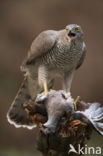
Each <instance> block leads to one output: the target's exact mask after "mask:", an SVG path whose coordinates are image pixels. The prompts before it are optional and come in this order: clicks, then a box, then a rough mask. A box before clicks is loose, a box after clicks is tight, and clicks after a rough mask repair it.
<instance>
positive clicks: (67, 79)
mask: <svg viewBox="0 0 103 156" xmlns="http://www.w3.org/2000/svg"><path fill="white" fill-rule="evenodd" d="M73 75H74V69H73V70H71V71H69V72H67V73H65V74H64V90H65V91H66V92H67V94H68V95H69V96H70V88H71V84H72V80H73ZM78 99H79V97H77V98H76V100H75V101H74V103H73V104H74V109H75V110H77V106H76V104H77V102H78Z"/></svg>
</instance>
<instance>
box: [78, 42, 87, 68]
mask: <svg viewBox="0 0 103 156" xmlns="http://www.w3.org/2000/svg"><path fill="white" fill-rule="evenodd" d="M85 56H86V46H85V44H84V43H83V54H82V56H81V58H80V60H79V62H78V64H77V67H76V69H78V68H79V67H80V66H81V65H82V63H83V61H84V58H85Z"/></svg>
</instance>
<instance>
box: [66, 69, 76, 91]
mask: <svg viewBox="0 0 103 156" xmlns="http://www.w3.org/2000/svg"><path fill="white" fill-rule="evenodd" d="M73 75H74V70H71V71H69V72H66V73H65V74H64V83H63V88H64V90H65V91H66V92H67V93H68V92H70V88H71V84H72V79H73Z"/></svg>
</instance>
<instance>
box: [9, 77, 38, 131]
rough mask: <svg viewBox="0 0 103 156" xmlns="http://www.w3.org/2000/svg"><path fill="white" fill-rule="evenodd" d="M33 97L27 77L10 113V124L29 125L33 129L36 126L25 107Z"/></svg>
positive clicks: (17, 125)
mask: <svg viewBox="0 0 103 156" xmlns="http://www.w3.org/2000/svg"><path fill="white" fill-rule="evenodd" d="M30 99H31V96H30V94H29V90H28V81H27V78H26V77H25V79H24V81H23V83H22V85H21V87H20V89H19V91H18V93H17V95H16V97H15V99H14V101H13V103H12V105H11V107H10V109H9V111H8V113H7V119H8V122H9V123H10V124H13V125H14V126H15V127H17V128H19V127H27V128H29V129H32V128H34V127H35V125H33V123H32V121H31V120H30V119H29V118H28V116H27V113H26V111H25V108H24V106H23V105H24V104H25V103H26V102H28V101H29V100H30Z"/></svg>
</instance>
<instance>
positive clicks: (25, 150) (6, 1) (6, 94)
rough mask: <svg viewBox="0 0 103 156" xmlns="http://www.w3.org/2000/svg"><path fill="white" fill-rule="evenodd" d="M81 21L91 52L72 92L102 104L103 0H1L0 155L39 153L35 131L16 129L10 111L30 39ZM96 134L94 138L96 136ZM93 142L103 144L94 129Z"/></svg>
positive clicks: (18, 155) (28, 155) (92, 143)
mask: <svg viewBox="0 0 103 156" xmlns="http://www.w3.org/2000/svg"><path fill="white" fill-rule="evenodd" d="M74 23H76V24H79V25H81V27H82V29H83V31H84V40H85V42H86V45H87V56H86V59H85V61H84V64H83V65H82V67H81V68H80V69H79V70H78V71H76V73H75V77H74V80H73V84H72V95H73V97H74V98H75V97H76V96H77V95H80V96H81V98H82V99H83V100H85V101H87V102H94V101H98V102H100V103H102V104H103V0H85V1H83V0H43V1H42V0H20V1H19V0H0V156H9V155H10V156H24V155H25V156H34V155H35V156H39V155H40V154H39V153H38V152H37V151H36V149H35V146H36V145H35V143H36V135H37V130H31V131H30V130H27V129H22V128H20V129H16V128H15V127H14V126H12V125H9V123H8V122H7V119H6V113H7V111H8V109H9V107H10V105H11V103H12V101H13V99H14V97H15V95H16V93H17V91H18V89H19V86H20V84H21V82H22V80H23V74H22V73H21V72H20V68H19V67H20V65H21V62H22V60H23V59H24V57H25V56H26V54H27V51H28V49H29V47H30V44H31V42H32V40H33V39H34V38H35V37H36V36H37V35H38V34H39V33H40V32H41V31H43V30H47V29H55V30H59V29H63V28H65V26H66V25H67V24H74ZM94 136H95V137H94ZM94 136H93V137H92V138H91V141H90V143H89V145H90V146H92V145H93V146H102V147H103V138H102V137H101V136H99V135H98V134H97V133H95V135H94Z"/></svg>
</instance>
